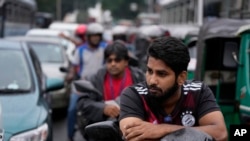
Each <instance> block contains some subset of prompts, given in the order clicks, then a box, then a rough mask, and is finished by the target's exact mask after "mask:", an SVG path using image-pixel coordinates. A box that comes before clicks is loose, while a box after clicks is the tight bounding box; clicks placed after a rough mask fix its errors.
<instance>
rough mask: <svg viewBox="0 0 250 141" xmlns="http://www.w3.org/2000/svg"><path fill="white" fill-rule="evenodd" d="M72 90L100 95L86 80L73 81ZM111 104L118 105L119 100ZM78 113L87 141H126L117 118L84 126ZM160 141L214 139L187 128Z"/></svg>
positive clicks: (207, 140) (208, 140) (210, 140)
mask: <svg viewBox="0 0 250 141" xmlns="http://www.w3.org/2000/svg"><path fill="white" fill-rule="evenodd" d="M73 89H74V91H77V92H78V93H81V92H91V93H96V94H98V95H99V94H100V95H101V92H99V91H98V90H96V89H95V88H94V86H93V85H92V84H91V82H89V81H87V80H77V81H74V82H73ZM113 102H114V103H116V104H118V105H119V98H118V99H116V100H114V101H113ZM79 112H80V111H78V126H79V129H80V132H81V134H82V135H83V136H84V137H87V140H88V141H126V139H125V138H124V137H123V135H122V132H121V130H120V128H119V121H118V119H117V118H116V119H112V120H107V121H102V122H97V123H93V124H89V125H86V124H84V122H83V121H84V120H85V119H84V117H82V116H81V114H80V113H79ZM81 118H82V119H81ZM160 141H214V139H213V138H212V137H211V136H210V135H208V134H207V133H204V132H202V131H199V130H196V129H194V128H189V127H187V128H183V129H180V130H177V131H175V132H172V133H170V134H168V135H166V136H164V137H163V138H161V139H160Z"/></svg>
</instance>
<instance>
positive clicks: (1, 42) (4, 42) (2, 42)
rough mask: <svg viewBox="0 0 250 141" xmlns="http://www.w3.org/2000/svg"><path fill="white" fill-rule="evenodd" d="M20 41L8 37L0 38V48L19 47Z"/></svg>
mask: <svg viewBox="0 0 250 141" xmlns="http://www.w3.org/2000/svg"><path fill="white" fill-rule="evenodd" d="M21 48H22V46H21V42H19V41H12V40H8V39H4V38H1V39H0V49H21Z"/></svg>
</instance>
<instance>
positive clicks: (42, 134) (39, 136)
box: [10, 123, 49, 141]
mask: <svg viewBox="0 0 250 141" xmlns="http://www.w3.org/2000/svg"><path fill="white" fill-rule="evenodd" d="M48 130H49V128H48V124H46V123H45V124H43V125H42V126H40V127H38V128H37V129H33V130H30V131H27V132H24V133H21V134H17V135H15V136H13V137H12V138H11V139H10V141H46V140H47V137H48V134H49V131H48Z"/></svg>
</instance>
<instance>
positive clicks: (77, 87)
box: [72, 80, 102, 96]
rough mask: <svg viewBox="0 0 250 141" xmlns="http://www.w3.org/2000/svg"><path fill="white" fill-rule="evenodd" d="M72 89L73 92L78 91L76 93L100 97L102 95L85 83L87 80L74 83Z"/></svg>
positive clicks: (87, 82) (91, 85)
mask: <svg viewBox="0 0 250 141" xmlns="http://www.w3.org/2000/svg"><path fill="white" fill-rule="evenodd" d="M72 89H73V91H78V92H94V93H96V94H98V95H100V96H102V93H101V92H100V91H98V90H97V89H96V88H95V87H94V86H93V84H92V83H91V82H90V81H87V80H76V81H74V82H73V88H72Z"/></svg>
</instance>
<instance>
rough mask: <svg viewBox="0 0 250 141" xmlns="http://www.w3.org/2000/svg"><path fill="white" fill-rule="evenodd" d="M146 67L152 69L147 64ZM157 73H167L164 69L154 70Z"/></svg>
mask: <svg viewBox="0 0 250 141" xmlns="http://www.w3.org/2000/svg"><path fill="white" fill-rule="evenodd" d="M147 69H149V70H152V68H150V67H149V66H147ZM155 71H156V72H157V73H167V71H166V70H155Z"/></svg>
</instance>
